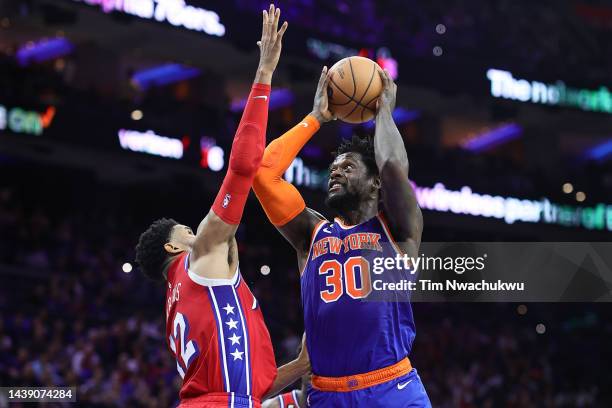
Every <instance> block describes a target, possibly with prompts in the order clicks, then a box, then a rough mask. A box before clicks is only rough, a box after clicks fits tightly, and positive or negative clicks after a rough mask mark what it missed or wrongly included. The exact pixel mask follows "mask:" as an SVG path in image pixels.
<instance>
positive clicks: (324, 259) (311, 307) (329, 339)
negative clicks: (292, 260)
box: [253, 67, 431, 408]
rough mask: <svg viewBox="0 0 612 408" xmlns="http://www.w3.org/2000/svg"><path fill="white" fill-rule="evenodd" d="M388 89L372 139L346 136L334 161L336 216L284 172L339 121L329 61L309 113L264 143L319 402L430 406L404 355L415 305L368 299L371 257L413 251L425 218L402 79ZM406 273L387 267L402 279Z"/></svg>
mask: <svg viewBox="0 0 612 408" xmlns="http://www.w3.org/2000/svg"><path fill="white" fill-rule="evenodd" d="M380 75H381V77H382V81H383V85H384V89H383V91H382V94H381V96H380V98H379V102H378V109H377V113H376V130H375V134H374V139H373V141H372V140H369V139H360V138H357V137H353V139H352V140H351V141H347V142H344V143H342V145H341V146H340V148H339V149H338V151H337V153H336V157H335V159H334V161H333V162H332V164H331V166H330V176H329V183H328V185H329V190H328V193H327V200H326V202H327V205H328V206H329V207H331V208H332V209H333V210H335V211H336V212H337V213H338V215H339V216H338V218H336V219H335V220H334V221H333V222H332V221H328V220H327V219H325V218H324V217H323V216H322V215H320V214H319V213H317V212H316V211H313V210H312V209H310V208H306V205H305V203H304V200H303V199H302V197H301V196H300V194H299V192H298V190H297V189H296V188H295V187H294V186H292V185H291V184H289V183H287V182H286V181H284V180H283V179H282V175H283V174H284V172H285V170H286V169H287V168H288V167H289V165H290V164H291V162H292V161H293V159H294V158H295V157H296V155H297V153H298V152H299V151H300V149H301V148H302V147H303V146H304V144H306V142H307V141H308V140H309V139H310V138H311V137H312V135H314V133H315V132H316V131H317V130H318V129H319V126H320V124H322V123H324V122H327V121H329V120H331V119H333V115H332V114H331V112H330V111H329V110H328V100H327V84H328V82H329V80H330V78H329V76H328V74H327V68H326V67H324V68H323V72H322V73H321V77H320V80H319V85H318V89H317V92H316V95H315V102H314V109H313V111H312V113H311V114H310V115H308V116H306V118H304V120H303V121H302V122H300V123H299V124H298V125H297V126H295V127H294V128H293V129H291V130H289V131H288V132H287V133H285V134H284V135H283V136H281V137H280V138H278V139H276V140H274V141H273V142H272V143H270V145H269V146H268V147H267V148H266V151H265V153H264V158H263V161H262V167H261V168H260V169H259V171H258V173H257V176H256V178H255V182H254V184H253V187H254V190H255V193H256V194H257V197H258V199H259V201H260V202H261V204H262V206H263V208H264V210H265V211H266V214H267V216H268V218H269V219H270V220H271V222H272V223H273V224H274V225H275V226H276V227H277V229H278V230H279V231H280V233H281V234H282V235H283V236H284V237H285V238H286V239H287V240H288V241H289V242H290V243H291V245H292V246H293V247H294V248H295V250H296V252H297V255H298V264H299V267H300V270H301V271H302V275H301V286H302V303H303V307H304V325H305V329H306V333H307V339H306V344H307V347H308V353H309V355H310V363H311V366H312V373H313V375H312V387H313V390H312V392H311V393H310V395H309V402H310V406H313V407H325V408H329V407H357V406H359V407H385V408H394V407H402V408H403V407H429V406H431V404H430V402H429V398H428V396H427V393H426V392H425V388H424V387H423V384H422V383H421V380H420V378H419V376H418V374H417V372H416V370H415V369H413V368H412V366H411V363H410V360H409V359H408V355H409V353H410V348H411V346H412V342H413V340H414V336H415V325H414V319H413V315H412V309H411V306H410V303H409V302H398V301H392V300H387V301H377V302H373V301H364V299H365V298H366V297H367V296H368V294H369V293H370V292H371V277H370V268H369V266H370V264H371V263H372V257H395V256H396V254H398V253H399V254H404V253H405V254H407V255H408V256H412V257H416V256H417V254H418V249H419V245H420V241H421V232H422V229H423V218H422V215H421V211H420V209H419V207H418V204H417V201H416V196H415V192H414V190H413V188H412V186H411V184H410V182H409V180H408V157H407V153H406V149H405V147H404V143H403V141H402V137H401V135H400V133H399V130H398V129H397V127H396V125H395V123H394V122H393V118H392V116H391V112H392V111H393V108H394V106H395V96H396V85H395V84H394V82H393V80H392V79H391V77H390V76H389V74H388V73H387V72H386V71H384V72H383V71H381V72H380ZM405 272H406V271H404V270H389V271H386V272H385V273H386V274H396V275H399V276H402V274H403V273H405Z"/></svg>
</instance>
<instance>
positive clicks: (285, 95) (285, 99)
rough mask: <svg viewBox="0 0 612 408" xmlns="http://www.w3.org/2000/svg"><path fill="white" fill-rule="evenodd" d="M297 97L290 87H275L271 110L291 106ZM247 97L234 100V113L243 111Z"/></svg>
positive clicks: (232, 108)
mask: <svg viewBox="0 0 612 408" xmlns="http://www.w3.org/2000/svg"><path fill="white" fill-rule="evenodd" d="M294 99H295V97H294V95H293V92H291V91H290V90H289V89H273V90H272V92H271V93H270V102H269V104H268V108H269V109H270V110H275V109H280V108H284V107H286V106H290V105H291V104H292V103H293V100H294ZM246 101H247V100H246V98H242V99H239V100H236V101H234V102H232V104H231V105H230V110H231V111H232V112H234V113H237V112H242V111H243V110H244V107H245V106H246Z"/></svg>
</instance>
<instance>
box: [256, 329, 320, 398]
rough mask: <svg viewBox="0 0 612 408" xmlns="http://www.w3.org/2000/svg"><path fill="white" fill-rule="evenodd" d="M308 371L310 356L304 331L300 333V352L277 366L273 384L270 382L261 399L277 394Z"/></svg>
mask: <svg viewBox="0 0 612 408" xmlns="http://www.w3.org/2000/svg"><path fill="white" fill-rule="evenodd" d="M308 372H310V358H309V356H308V350H307V349H306V333H304V335H302V348H301V350H300V354H299V355H298V357H297V358H296V359H295V360H293V361H290V362H289V363H287V364H285V365H284V366H281V367H279V368H278V373H277V375H276V378H275V379H274V384H272V387H271V388H270V389H269V390H268V392H267V393H266V395H265V396H264V397H263V398H262V400H265V399H266V398H270V397H273V396H274V395H276V394H278V393H279V392H281V391H282V390H283V389H285V388H287V387H288V386H289V385H291V384H293V383H294V382H296V381H297V380H299V379H300V378H301V377H302V376H303V375H304V374H306V373H308Z"/></svg>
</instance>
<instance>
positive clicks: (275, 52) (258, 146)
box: [192, 5, 287, 269]
mask: <svg viewBox="0 0 612 408" xmlns="http://www.w3.org/2000/svg"><path fill="white" fill-rule="evenodd" d="M279 18H280V10H278V9H275V8H274V6H272V5H271V6H270V11H269V12H268V11H265V10H264V12H263V23H262V34H261V40H260V41H258V42H257V45H258V46H259V50H260V58H259V66H258V68H257V73H256V75H255V81H254V83H253V87H252V88H251V92H250V94H249V96H248V99H247V102H246V106H245V108H244V112H243V114H242V118H241V120H240V124H239V125H238V129H237V131H236V135H235V136H234V141H233V143H232V151H231V154H230V158H229V165H228V170H227V174H226V175H225V179H224V180H223V184H222V186H221V189H220V190H219V193H218V194H217V197H216V199H215V201H214V203H213V205H212V208H211V210H210V211H209V213H208V214H207V215H206V217H205V218H204V220H202V222H201V223H200V225H199V226H198V230H197V233H196V241H195V244H194V248H193V257H192V260H194V259H199V258H201V257H203V256H206V255H210V254H213V253H216V252H219V253H220V254H227V251H228V250H229V249H228V248H229V242H230V241H231V240H232V239H233V238H234V234H235V233H236V229H237V228H238V224H240V219H241V218H242V213H243V211H244V206H245V203H246V200H247V197H248V195H249V191H250V189H251V186H252V184H253V179H254V178H255V174H256V173H257V169H258V168H259V165H260V164H261V159H262V157H263V151H264V146H265V144H266V126H267V123H268V102H269V98H270V85H271V83H272V75H273V73H274V70H275V69H276V65H277V64H278V60H279V57H280V52H281V48H282V39H283V34H284V33H285V30H286V29H287V23H286V22H285V23H284V24H283V25H282V26H281V28H280V30H279V29H278V21H279ZM226 260H227V256H225V257H221V261H220V262H219V263H222V262H223V261H225V263H227V261H226ZM211 269H212V268H211Z"/></svg>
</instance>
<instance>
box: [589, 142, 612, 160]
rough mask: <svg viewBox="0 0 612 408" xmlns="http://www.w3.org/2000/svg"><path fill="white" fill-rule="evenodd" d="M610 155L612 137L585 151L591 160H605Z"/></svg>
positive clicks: (611, 152) (611, 153)
mask: <svg viewBox="0 0 612 408" xmlns="http://www.w3.org/2000/svg"><path fill="white" fill-rule="evenodd" d="M610 155H612V139H609V140H607V141H605V142H603V143H601V144H598V145H597V146H595V147H592V148H590V149H589V150H587V152H586V153H585V156H586V158H587V159H590V160H604V159H605V158H607V157H609V156H610Z"/></svg>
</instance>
